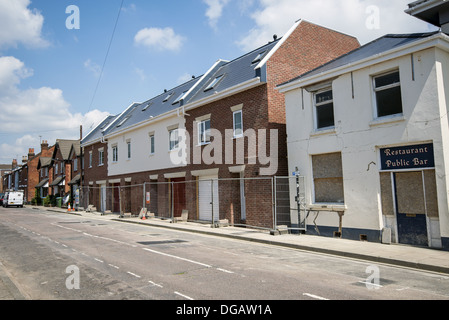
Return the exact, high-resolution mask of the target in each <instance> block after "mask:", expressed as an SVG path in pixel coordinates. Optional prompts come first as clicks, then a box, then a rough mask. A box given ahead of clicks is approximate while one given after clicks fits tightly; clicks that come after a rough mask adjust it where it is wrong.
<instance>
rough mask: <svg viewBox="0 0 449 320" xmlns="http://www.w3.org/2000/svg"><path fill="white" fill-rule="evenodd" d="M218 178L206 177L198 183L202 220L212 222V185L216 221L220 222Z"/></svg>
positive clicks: (201, 178)
mask: <svg viewBox="0 0 449 320" xmlns="http://www.w3.org/2000/svg"><path fill="white" fill-rule="evenodd" d="M217 179H218V177H217V176H207V177H206V176H204V177H200V178H199V181H198V202H199V210H200V214H199V217H200V220H204V221H211V222H212V205H211V202H212V184H213V193H214V212H213V215H214V220H215V221H218V220H219V214H218V208H219V205H218V204H219V202H218V180H217Z"/></svg>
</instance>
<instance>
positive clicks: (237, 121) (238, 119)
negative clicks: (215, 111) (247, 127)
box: [233, 110, 243, 138]
mask: <svg viewBox="0 0 449 320" xmlns="http://www.w3.org/2000/svg"><path fill="white" fill-rule="evenodd" d="M233 118H234V138H237V137H242V136H243V114H242V110H238V111H235V112H234V115H233Z"/></svg>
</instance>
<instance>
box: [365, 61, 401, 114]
mask: <svg viewBox="0 0 449 320" xmlns="http://www.w3.org/2000/svg"><path fill="white" fill-rule="evenodd" d="M396 73H397V74H398V77H399V82H396V83H392V84H388V85H385V86H381V87H377V86H376V80H377V79H379V78H382V77H386V76H389V75H392V74H396ZM371 80H372V85H373V90H372V92H373V101H374V118H375V119H383V118H386V117H395V116H400V115H403V114H404V104H403V99H402V82H401V74H400V71H399V69H395V70H390V71H387V72H383V73H380V74H376V75H373V76H372V77H371ZM397 87H399V98H400V100H401V112H399V113H389V114H386V115H379V101H378V100H379V99H378V96H377V94H378V93H379V92H382V91H386V90H391V89H395V88H397Z"/></svg>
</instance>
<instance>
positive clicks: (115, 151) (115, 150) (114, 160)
mask: <svg viewBox="0 0 449 320" xmlns="http://www.w3.org/2000/svg"><path fill="white" fill-rule="evenodd" d="M117 162H118V145H113V146H112V163H117Z"/></svg>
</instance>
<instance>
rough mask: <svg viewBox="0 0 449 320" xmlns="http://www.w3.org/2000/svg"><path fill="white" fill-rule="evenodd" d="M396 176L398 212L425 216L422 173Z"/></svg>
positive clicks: (398, 174) (407, 173)
mask: <svg viewBox="0 0 449 320" xmlns="http://www.w3.org/2000/svg"><path fill="white" fill-rule="evenodd" d="M395 176H396V198H397V201H398V212H399V213H407V214H425V213H426V207H425V204H424V188H423V179H422V172H401V173H396V174H395Z"/></svg>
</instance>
